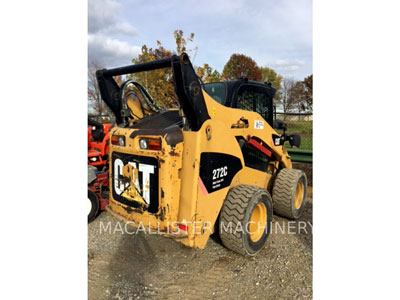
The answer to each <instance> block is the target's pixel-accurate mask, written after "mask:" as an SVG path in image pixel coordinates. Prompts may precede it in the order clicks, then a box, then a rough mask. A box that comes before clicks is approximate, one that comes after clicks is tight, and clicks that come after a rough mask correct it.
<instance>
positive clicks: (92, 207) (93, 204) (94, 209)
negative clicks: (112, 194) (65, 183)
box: [88, 189, 100, 223]
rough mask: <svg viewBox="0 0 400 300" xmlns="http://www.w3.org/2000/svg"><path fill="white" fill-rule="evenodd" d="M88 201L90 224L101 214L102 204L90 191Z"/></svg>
mask: <svg viewBox="0 0 400 300" xmlns="http://www.w3.org/2000/svg"><path fill="white" fill-rule="evenodd" d="M88 201H89V203H88V205H89V208H88V210H89V214H88V223H90V222H92V221H93V220H94V219H95V218H96V216H97V214H98V213H99V209H100V203H99V199H98V198H97V196H96V194H95V193H94V192H93V191H91V190H89V189H88Z"/></svg>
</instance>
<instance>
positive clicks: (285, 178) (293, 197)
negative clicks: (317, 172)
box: [272, 168, 307, 219]
mask: <svg viewBox="0 0 400 300" xmlns="http://www.w3.org/2000/svg"><path fill="white" fill-rule="evenodd" d="M306 195H307V177H306V175H305V173H304V172H303V171H301V170H297V169H286V168H285V169H282V170H281V171H280V172H279V173H278V175H277V176H276V179H275V182H274V187H273V189H272V200H273V203H274V213H276V214H277V215H280V216H282V217H286V218H289V219H298V218H300V217H301V215H302V213H303V210H304V204H305V202H306V201H305V200H306Z"/></svg>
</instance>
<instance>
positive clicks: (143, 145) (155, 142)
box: [139, 138, 161, 151]
mask: <svg viewBox="0 0 400 300" xmlns="http://www.w3.org/2000/svg"><path fill="white" fill-rule="evenodd" d="M139 146H140V149H143V150H156V151H159V150H161V139H147V138H143V139H140V140H139Z"/></svg>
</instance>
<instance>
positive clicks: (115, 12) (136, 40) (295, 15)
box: [88, 0, 312, 80]
mask: <svg viewBox="0 0 400 300" xmlns="http://www.w3.org/2000/svg"><path fill="white" fill-rule="evenodd" d="M88 3H89V7H88V14H89V16H88V62H89V64H90V63H91V62H92V61H97V62H98V63H100V64H101V65H103V66H104V67H106V68H113V67H119V66H124V65H129V64H131V60H132V59H133V58H136V57H137V56H138V54H139V53H140V51H141V47H142V45H147V46H148V47H152V48H156V47H157V44H156V41H157V40H159V41H160V42H161V43H162V44H163V46H164V47H165V48H166V49H175V48H176V46H175V40H174V37H173V31H174V30H176V29H181V30H183V32H184V37H188V36H189V34H190V33H192V32H193V33H194V34H195V36H194V40H193V43H189V45H188V48H194V47H195V46H197V47H198V50H197V53H196V55H195V56H194V54H191V57H192V58H191V60H192V63H193V64H194V65H196V66H202V65H203V64H204V63H208V64H209V65H210V66H211V67H212V68H214V69H217V70H218V71H219V72H222V70H223V68H224V65H225V64H226V62H227V61H228V60H229V58H230V56H231V55H232V54H234V53H239V54H245V55H247V56H250V57H251V58H253V59H254V60H255V61H256V63H257V64H258V65H259V66H266V67H269V68H272V69H274V70H275V71H276V72H278V74H280V75H282V76H284V77H292V78H294V79H296V80H303V79H304V78H305V77H307V76H308V75H310V74H312V1H311V0H264V1H262V0H252V1H245V0H230V1H218V0H214V1H210V0H203V1H198V0H196V1H193V0H186V1H177V0H168V1H161V0H152V1H148V0H147V1H145V0H118V1H117V0H89V2H88Z"/></svg>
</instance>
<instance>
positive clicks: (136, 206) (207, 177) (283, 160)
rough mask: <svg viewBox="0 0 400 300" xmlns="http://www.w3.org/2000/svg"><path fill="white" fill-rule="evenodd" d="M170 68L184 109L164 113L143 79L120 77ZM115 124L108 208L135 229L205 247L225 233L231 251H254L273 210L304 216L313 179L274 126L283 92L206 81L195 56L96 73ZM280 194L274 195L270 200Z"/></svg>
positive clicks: (258, 85) (263, 86) (261, 243)
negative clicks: (293, 159)
mask: <svg viewBox="0 0 400 300" xmlns="http://www.w3.org/2000/svg"><path fill="white" fill-rule="evenodd" d="M163 68H172V74H173V76H172V78H171V84H172V81H173V84H174V88H175V93H176V96H177V98H178V101H179V108H177V109H170V110H162V109H160V108H159V107H158V105H157V103H156V102H155V101H153V99H152V97H151V96H150V95H149V93H148V92H147V91H146V89H145V88H144V87H143V86H141V85H140V84H139V83H138V82H135V81H133V80H127V81H126V82H125V83H124V84H123V85H122V86H121V87H119V86H118V85H117V83H116V82H115V81H114V79H113V76H118V75H123V74H133V73H138V72H143V71H151V70H156V69H163ZM96 75H97V80H98V83H99V87H100V91H101V95H102V98H103V100H104V101H105V102H106V103H107V105H108V106H109V107H110V109H111V110H112V111H113V112H114V114H115V117H116V120H117V124H118V126H116V127H115V128H114V129H113V130H112V132H111V138H110V202H109V205H108V206H107V210H108V211H109V212H110V213H111V214H112V215H114V216H115V217H116V218H118V219H120V220H123V221H125V222H127V223H129V224H130V225H133V226H136V228H137V229H139V228H140V230H142V231H144V230H146V231H151V232H152V233H159V234H161V235H164V236H166V237H170V238H173V239H175V240H177V241H179V242H181V243H183V244H184V245H187V246H189V247H196V248H204V247H205V246H206V243H207V240H208V238H209V236H210V234H211V233H212V232H213V231H214V230H218V231H219V234H220V237H221V240H222V243H223V244H224V245H225V246H226V247H227V248H229V249H231V250H233V251H235V252H237V253H240V254H243V255H255V254H256V253H257V252H259V251H260V250H261V249H262V248H263V246H264V245H265V243H266V241H267V238H268V235H269V233H270V230H271V220H272V213H273V211H274V212H275V213H276V214H279V215H281V216H284V217H287V218H292V219H297V218H299V217H300V216H301V214H302V211H303V208H304V203H305V195H306V188H307V179H306V176H305V174H304V173H303V172H302V171H300V170H295V169H292V163H291V160H290V157H289V155H288V153H287V151H286V149H285V147H284V146H283V144H284V142H285V140H289V142H291V143H292V144H299V143H300V140H299V137H298V136H295V135H292V136H287V135H286V134H285V133H283V134H282V135H280V134H278V133H277V132H276V131H275V130H274V129H273V102H272V99H273V97H274V95H275V90H274V89H273V88H272V87H271V86H270V85H269V84H267V83H260V82H254V81H248V80H246V79H241V80H235V81H228V82H220V83H209V84H203V83H202V82H201V80H200V79H199V78H198V76H197V75H196V73H195V71H194V69H193V66H192V64H191V62H190V60H189V57H188V55H187V54H185V53H183V54H182V55H180V56H176V55H174V56H172V57H170V58H167V59H162V60H157V61H153V62H148V63H142V64H136V65H130V66H126V67H120V68H115V69H109V70H106V69H104V70H98V71H97V74H96ZM271 195H272V197H271Z"/></svg>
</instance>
